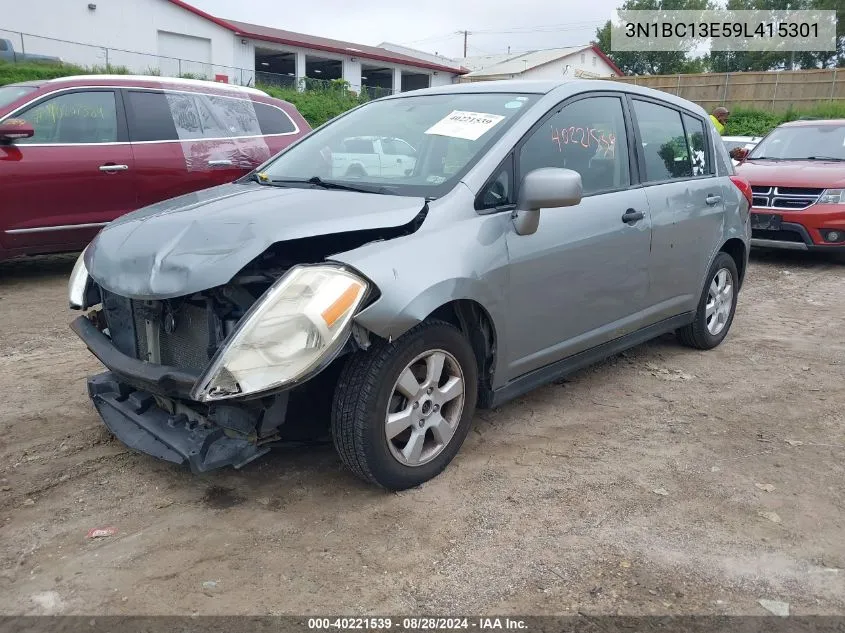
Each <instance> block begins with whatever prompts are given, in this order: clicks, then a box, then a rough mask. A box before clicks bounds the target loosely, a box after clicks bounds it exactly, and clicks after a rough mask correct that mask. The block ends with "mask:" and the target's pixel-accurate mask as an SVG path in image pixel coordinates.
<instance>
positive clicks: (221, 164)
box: [208, 159, 232, 167]
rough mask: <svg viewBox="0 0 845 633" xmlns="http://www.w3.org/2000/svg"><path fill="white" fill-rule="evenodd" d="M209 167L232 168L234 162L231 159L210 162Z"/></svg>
mask: <svg viewBox="0 0 845 633" xmlns="http://www.w3.org/2000/svg"><path fill="white" fill-rule="evenodd" d="M208 166H209V167H231V166H232V161H230V160H229V159H222V160H210V161H208Z"/></svg>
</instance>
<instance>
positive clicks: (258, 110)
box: [253, 102, 296, 135]
mask: <svg viewBox="0 0 845 633" xmlns="http://www.w3.org/2000/svg"><path fill="white" fill-rule="evenodd" d="M253 106H254V107H255V114H256V115H258V125H259V127H260V128H261V133H262V134H264V135H267V134H293V133H294V132H296V126H295V125H294V124H293V121H291V119H290V117H289V116H288V115H287V113H286V112H284V111H283V110H281V109H280V108H276V107H274V106H271V105H267V104H266V103H258V102H253Z"/></svg>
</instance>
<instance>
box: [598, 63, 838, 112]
mask: <svg viewBox="0 0 845 633" xmlns="http://www.w3.org/2000/svg"><path fill="white" fill-rule="evenodd" d="M613 79H614V80H615V81H624V82H626V83H632V84H636V85H638V86H648V87H649V88H656V89H657V90H662V91H664V92H669V93H671V94H674V95H679V96H681V97H683V98H684V99H689V100H690V101H693V102H695V103H697V104H698V105H700V106H701V107H702V108H704V109H705V110H707V111H708V112H709V111H710V110H712V109H713V108H715V107H716V106H720V105H724V106H727V107H729V108H736V107H745V108H755V109H758V110H769V111H772V112H782V111H783V110H786V109H788V108H789V107H792V108H795V109H798V108H810V107H812V106H816V105H820V104H825V103H831V102H839V103H845V68H839V69H830V70H789V71H778V72H745V73H703V74H697V75H641V76H635V77H614V78H613Z"/></svg>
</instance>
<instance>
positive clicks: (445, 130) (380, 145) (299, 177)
mask: <svg viewBox="0 0 845 633" xmlns="http://www.w3.org/2000/svg"><path fill="white" fill-rule="evenodd" d="M538 97H539V95H517V94H503V93H482V94H468V93H463V94H440V95H420V96H407V97H404V96H403V97H401V98H396V99H384V100H379V101H373V102H370V103H368V104H366V105H364V106H362V107H361V108H358V109H357V110H354V111H352V112H350V113H349V114H347V115H345V116H343V117H341V118H340V119H338V120H337V121H334V122H332V123H329V124H328V125H326V126H325V127H323V128H322V129H318V130H316V131H314V132H312V133H311V134H309V135H308V136H306V137H305V138H304V139H303V140H302V141H301V142H300V143H298V144H297V145H296V146H294V147H291V148H290V149H289V150H288V151H286V152H284V153H283V154H281V155H280V156H279V157H278V158H276V159H275V160H273V161H272V162H271V163H270V164H269V165H268V166H266V167H265V168H264V169H263V170H262V174H261V177H260V178H259V182H262V181H263V182H265V183H268V184H269V183H273V182H275V183H276V184H280V185H288V186H289V185H295V183H296V182H302V181H309V180H311V182H312V183H313V182H315V181H314V180H312V179H314V177H315V176H316V177H317V178H316V182H317V183H319V184H323V185H325V184H327V183H328V184H331V183H342V184H343V185H347V186H349V187H355V188H358V189H361V190H364V191H375V192H380V193H391V194H396V195H405V196H427V197H430V198H436V197H439V196H441V195H443V194H444V193H446V192H447V191H449V190H450V189H451V188H452V187H454V185H455V183H456V182H457V181H458V179H459V178H461V177H462V176H463V174H464V173H466V171H468V170H469V169H470V168H471V167H472V165H474V164H475V163H476V162H477V161H478V160H479V159H480V158H481V156H483V154H484V153H485V152H486V151H487V149H488V148H489V147H490V146H491V145H492V144H493V143H494V142H495V141H496V140H497V139H498V138H500V137H501V135H502V134H504V132H505V131H506V130H507V129H508V128H509V127H510V126H511V125H512V124H513V122H514V121H515V120H516V119H517V118H518V117H519V116H520V114H522V112H524V111H525V110H527V109H528V107H529V106H530V105H531V104H532V103H534V102H535V101H536V100H537V98H538Z"/></svg>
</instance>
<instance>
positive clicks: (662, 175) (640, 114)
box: [634, 99, 692, 182]
mask: <svg viewBox="0 0 845 633" xmlns="http://www.w3.org/2000/svg"><path fill="white" fill-rule="evenodd" d="M634 113H635V114H636V116H637V125H638V126H639V128H640V137H641V140H642V153H643V158H644V159H645V175H646V180H647V181H648V182H660V181H663V180H672V179H675V178H689V177H690V176H692V163H691V162H690V156H689V150H688V148H687V141H686V138H685V137H684V127H683V125H682V124H681V113H680V112H678V111H677V110H673V109H672V108H666V107H664V106H661V105H657V104H655V103H650V102H647V101H639V100H637V99H635V100H634Z"/></svg>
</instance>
